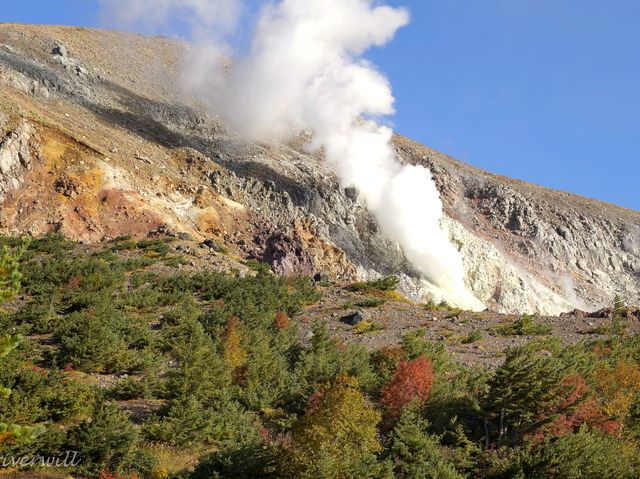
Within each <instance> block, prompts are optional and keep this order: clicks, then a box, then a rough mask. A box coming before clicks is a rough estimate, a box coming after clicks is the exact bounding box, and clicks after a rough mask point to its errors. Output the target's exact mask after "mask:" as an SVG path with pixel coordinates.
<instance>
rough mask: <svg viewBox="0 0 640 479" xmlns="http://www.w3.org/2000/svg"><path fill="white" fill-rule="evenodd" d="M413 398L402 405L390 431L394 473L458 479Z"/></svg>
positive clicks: (407, 478) (414, 477)
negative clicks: (396, 421)
mask: <svg viewBox="0 0 640 479" xmlns="http://www.w3.org/2000/svg"><path fill="white" fill-rule="evenodd" d="M428 427H429V424H428V423H427V421H425V420H424V419H423V418H422V417H421V416H420V412H419V407H418V404H416V403H415V402H414V403H412V404H411V405H409V406H408V407H406V408H405V409H404V410H403V412H402V415H401V416H400V420H399V421H398V423H397V424H396V427H395V428H394V429H393V432H392V434H391V446H390V453H391V457H392V459H393V463H394V470H395V473H396V477H398V478H402V479H462V476H461V475H460V474H458V472H456V470H455V468H454V467H453V465H452V464H451V463H450V462H449V461H447V459H446V458H445V457H444V456H443V454H442V452H441V450H440V449H441V446H440V444H439V441H438V439H437V438H436V437H434V436H431V435H429V434H428V433H427V429H428Z"/></svg>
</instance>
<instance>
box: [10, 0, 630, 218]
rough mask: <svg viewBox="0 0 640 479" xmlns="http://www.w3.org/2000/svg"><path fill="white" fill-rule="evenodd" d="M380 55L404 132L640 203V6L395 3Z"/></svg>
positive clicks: (570, 0) (72, 2)
mask: <svg viewBox="0 0 640 479" xmlns="http://www.w3.org/2000/svg"><path fill="white" fill-rule="evenodd" d="M5 2H6V3H7V4H8V5H9V4H10V6H6V7H5V8H3V9H2V10H0V21H2V22H24V23H53V24H67V25H84V26H98V25H99V19H98V15H97V1H95V0H58V1H56V2H52V1H49V0H21V1H20V2H15V1H10V0H2V1H1V2H0V3H5ZM387 3H390V4H393V5H404V6H407V7H408V8H409V9H410V10H411V13H412V23H411V24H410V25H409V26H408V27H406V28H404V29H403V30H402V31H401V32H400V33H399V34H398V36H397V38H396V39H395V40H394V42H393V43H391V44H389V45H388V46H386V47H384V48H383V49H381V50H377V51H373V52H371V53H370V54H369V58H370V59H371V60H373V61H374V62H375V63H376V64H377V65H378V66H379V68H380V69H381V70H382V71H383V72H384V73H385V74H386V75H387V76H388V77H389V79H390V80H391V83H392V85H393V89H394V93H395V96H396V98H397V104H396V109H397V114H396V116H395V117H394V118H393V122H394V125H395V128H396V130H397V131H398V132H400V133H402V134H404V135H406V136H409V137H411V138H413V139H416V140H418V141H420V142H422V143H425V144H427V145H429V146H431V147H433V148H436V149H438V150H440V151H443V152H445V153H448V154H451V155H452V156H455V157H457V158H459V159H461V160H463V161H466V162H468V163H471V164H473V165H475V166H478V167H480V168H483V169H486V170H489V171H492V172H494V173H499V174H503V175H507V176H511V177H514V178H520V179H523V180H526V181H531V182H534V183H538V184H542V185H545V186H550V187H553V188H557V189H561V190H565V191H570V192H573V193H578V194H582V195H585V196H589V197H593V198H599V199H603V200H606V201H610V202H613V203H617V204H621V205H623V206H627V207H629V208H633V209H636V210H640V49H639V47H640V28H639V25H640V2H638V1H637V0H608V1H606V2H605V1H602V0H562V1H559V0H405V1H401V0H388V2H387Z"/></svg>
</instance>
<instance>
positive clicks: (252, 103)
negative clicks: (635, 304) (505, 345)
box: [108, 0, 484, 309]
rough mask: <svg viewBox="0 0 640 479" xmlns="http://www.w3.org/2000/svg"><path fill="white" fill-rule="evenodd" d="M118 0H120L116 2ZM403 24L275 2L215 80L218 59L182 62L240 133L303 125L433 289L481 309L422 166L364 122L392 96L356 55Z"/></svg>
mask: <svg viewBox="0 0 640 479" xmlns="http://www.w3.org/2000/svg"><path fill="white" fill-rule="evenodd" d="M131 1H133V0H131ZM121 2H126V0H120V1H118V2H116V3H121ZM108 3H113V2H108ZM134 3H136V4H140V3H147V1H145V0H143V1H140V0H138V1H136V2H134ZM164 3H166V4H173V6H174V7H179V8H180V7H182V8H184V7H187V8H191V12H194V11H196V9H195V7H194V6H193V5H185V4H198V5H200V4H203V3H204V4H206V5H208V6H210V7H212V6H213V5H222V4H223V3H225V4H226V3H228V0H227V1H225V2H218V1H215V0H211V1H204V0H201V1H197V0H191V1H187V0H182V1H180V0H173V1H171V0H165V1H164V2H163V4H164ZM236 11H239V7H237V10H236ZM408 22H409V14H408V12H407V11H406V10H404V9H397V8H391V7H388V6H374V5H373V2H372V1H371V0H281V1H279V2H277V3H275V4H268V5H267V6H265V7H264V8H263V9H262V11H261V13H260V15H259V18H258V22H257V26H256V29H255V32H254V36H253V41H252V44H251V48H250V50H249V52H248V53H247V54H245V55H240V56H237V57H236V58H233V59H232V60H231V65H230V67H229V69H228V71H227V72H226V73H225V74H221V73H220V74H218V75H215V78H211V76H210V74H211V72H221V71H222V69H221V68H220V65H221V64H222V62H223V59H222V58H221V57H220V56H216V55H202V54H201V55H199V57H198V60H197V63H196V64H192V65H191V68H190V69H189V71H190V76H191V79H190V81H189V85H190V87H192V88H194V87H195V88H196V89H197V91H198V92H199V93H200V96H201V97H202V99H204V100H206V101H208V102H209V104H210V105H211V107H212V109H213V110H214V111H215V112H216V113H219V114H221V115H222V116H223V117H224V118H225V119H226V120H227V121H228V122H229V123H230V124H231V125H232V126H233V127H235V128H236V129H237V130H238V131H239V132H240V133H242V134H244V135H245V136H247V137H249V138H253V139H258V140H263V141H273V140H286V139H288V138H290V137H292V136H293V135H295V134H297V133H298V132H299V131H301V130H303V129H310V130H312V131H313V132H314V135H313V145H312V146H313V147H316V148H318V147H324V149H325V153H326V161H327V162H328V163H329V164H330V165H331V167H332V168H333V169H334V170H335V171H336V173H337V175H338V176H339V178H340V179H341V181H342V183H343V186H355V187H356V188H357V189H358V190H359V191H360V193H361V194H362V196H363V198H364V199H365V201H366V204H367V207H368V209H369V210H370V212H371V213H372V214H373V215H374V216H375V218H376V220H377V221H378V224H379V226H380V229H381V231H382V232H383V233H384V234H385V235H386V236H387V237H389V238H390V239H392V240H394V241H397V242H398V244H399V245H400V246H401V248H402V250H403V251H404V253H405V255H406V257H407V258H408V259H409V261H411V263H412V264H413V265H414V267H415V268H416V269H417V270H418V271H419V272H420V273H421V274H422V275H423V276H424V277H425V278H426V279H427V280H428V281H430V282H431V283H432V284H434V285H435V286H437V288H439V291H438V293H439V294H440V295H441V296H442V297H443V298H444V299H446V300H447V301H449V302H451V303H454V304H457V305H459V306H462V307H467V308H472V309H482V308H484V305H482V303H480V301H478V300H477V299H476V298H475V297H474V296H473V294H471V293H470V292H469V290H468V289H467V288H466V287H465V284H464V270H463V264H462V258H461V255H460V253H459V252H458V251H457V250H456V249H455V248H454V246H453V245H452V244H451V243H450V241H449V239H448V237H447V234H446V233H445V232H444V231H442V229H441V228H440V220H441V218H442V202H441V200H440V197H439V194H438V191H437V189H436V187H435V184H434V182H433V179H432V177H431V174H430V172H429V171H428V170H427V169H426V168H424V167H422V166H410V165H407V166H403V165H402V164H401V163H400V160H399V159H398V157H397V156H396V154H395V152H394V149H393V146H392V143H391V139H392V131H391V129H389V128H388V127H386V126H381V125H380V124H378V123H376V122H375V121H374V118H380V117H383V116H385V115H390V114H392V113H394V109H393V103H394V98H393V95H392V93H391V88H390V86H389V83H388V82H387V80H386V79H385V78H384V76H382V75H381V74H380V73H379V72H378V71H377V70H376V69H375V67H374V66H373V65H371V64H370V63H368V62H367V61H365V60H364V59H363V58H362V54H363V53H364V52H365V51H366V50H367V49H369V48H371V47H373V46H381V45H384V44H385V43H387V42H388V41H389V40H391V38H392V37H393V36H394V34H395V33H396V31H397V30H398V29H399V28H400V27H402V26H404V25H406V24H407V23H408ZM205 25H206V23H205ZM198 28H200V25H199V26H198ZM194 38H195V39H196V40H197V42H198V43H199V46H200V47H202V46H206V47H207V48H209V51H211V49H210V47H211V45H213V44H215V41H214V40H212V39H215V38H216V37H215V36H214V35H211V36H208V37H206V38H207V40H208V41H203V40H202V32H201V31H200V32H198V36H194ZM221 50H222V49H221V48H217V51H221ZM225 50H226V51H229V50H228V49H225ZM201 52H202V50H200V53H201ZM193 58H195V57H192V59H193ZM194 71H195V72H207V75H197V74H196V75H193V72H194ZM205 78H206V81H203V80H204V79H205ZM194 79H195V80H194Z"/></svg>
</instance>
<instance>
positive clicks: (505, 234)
mask: <svg viewBox="0 0 640 479" xmlns="http://www.w3.org/2000/svg"><path fill="white" fill-rule="evenodd" d="M181 49H182V46H181V45H180V44H179V43H176V42H173V41H171V40H168V39H165V38H161V37H142V36H137V35H130V34H122V33H116V32H108V31H100V30H91V29H82V28H75V27H47V26H24V25H11V24H3V25H0V85H1V89H0V129H1V130H2V133H1V135H0V138H3V139H2V140H0V141H1V142H0V196H2V198H3V200H2V201H3V203H2V209H1V212H0V231H1V232H6V233H13V234H18V233H30V234H35V235H37V234H41V233H44V232H47V231H51V230H57V231H61V232H63V233H64V234H65V235H66V236H68V237H70V238H73V239H78V240H83V241H100V240H103V239H108V238H114V237H116V236H119V235H122V234H132V235H134V236H136V237H144V236H147V235H149V234H163V233H166V232H170V231H173V232H176V233H184V234H186V235H190V236H192V237H193V238H195V239H197V240H205V239H212V240H214V241H215V242H217V243H218V244H224V245H225V246H226V247H227V248H229V250H230V251H231V253H232V254H233V255H237V256H239V257H243V258H246V257H252V258H256V259H260V260H264V261H268V262H270V263H271V264H272V265H273V267H274V270H276V271H277V272H279V273H283V274H288V273H291V272H293V271H296V270H300V271H303V272H305V273H309V274H315V273H320V276H323V275H324V276H327V277H331V278H335V279H337V280H352V279H354V278H356V277H360V278H369V277H375V276H377V275H380V274H397V275H399V276H400V277H401V287H402V289H403V290H404V292H405V293H407V294H408V295H410V296H412V297H415V298H422V297H423V295H424V294H425V293H427V292H428V290H429V288H428V285H426V284H424V283H423V282H422V281H420V280H419V278H417V276H416V274H415V272H413V271H412V268H411V266H410V265H409V264H408V263H407V261H406V260H405V259H404V257H403V255H402V252H401V251H399V249H398V248H397V246H396V245H394V244H392V243H391V242H390V241H388V240H387V239H386V238H384V236H383V235H382V234H381V233H380V232H379V231H378V229H377V227H376V224H375V222H374V221H373V219H372V218H371V217H370V216H369V214H368V213H367V211H366V208H365V205H364V204H363V203H362V201H361V199H359V197H358V193H357V191H355V190H352V189H346V190H345V189H343V188H341V187H340V185H339V183H338V180H337V178H336V177H335V175H333V173H332V172H331V171H330V170H329V169H328V168H327V167H326V166H324V165H323V163H322V158H321V155H320V154H319V153H309V152H308V151H307V150H306V149H305V147H304V146H305V143H306V141H307V140H308V138H306V137H305V135H304V134H301V135H300V137H298V138H296V139H294V140H292V141H291V142H290V143H289V144H288V145H282V146H279V145H278V146H275V145H263V144H255V143H250V142H246V141H244V140H242V139H241V138H238V137H237V136H236V135H235V134H234V133H233V132H230V131H229V130H228V129H227V128H226V127H225V125H224V124H223V122H222V121H221V120H220V119H219V118H217V117H216V116H215V115H209V114H207V113H205V111H204V109H202V108H199V106H198V104H197V102H195V101H194V100H193V99H191V98H187V97H185V96H183V95H182V94H181V93H180V91H179V89H178V88H176V84H177V80H176V69H177V67H178V64H179V58H180V54H181V51H182V50H181ZM395 144H396V148H397V151H398V153H399V155H400V156H401V157H402V159H403V160H404V161H406V162H409V163H420V164H424V165H427V166H429V168H430V169H431V170H432V172H433V174H434V177H435V179H436V183H437V185H438V188H439V190H440V192H441V194H442V197H443V201H444V204H445V212H446V214H447V220H446V221H445V227H447V228H448V230H449V232H450V235H451V237H452V241H454V244H456V245H457V246H458V247H459V248H460V250H461V251H462V253H463V257H464V261H465V269H466V280H467V283H468V285H469V286H470V288H471V289H472V290H473V292H474V293H475V294H476V296H477V297H479V298H480V299H481V300H482V301H483V302H485V304H487V306H488V307H490V308H492V309H495V310H498V311H502V312H518V311H520V312H521V311H531V312H540V313H548V314H557V313H559V312H561V311H566V310H569V309H573V308H574V307H580V308H582V309H593V308H596V307H598V306H601V305H603V304H605V303H607V304H608V303H610V302H611V300H612V298H613V295H614V294H616V293H620V294H622V295H624V296H625V297H626V298H627V299H628V300H629V301H630V302H633V303H637V302H638V300H639V299H640V213H638V212H635V211H630V210H626V209H624V208H621V207H617V206H614V205H610V204H606V203H602V202H598V201H594V200H589V199H586V198H582V197H579V196H576V195H570V194H566V193H561V192H557V191H554V190H550V189H547V188H543V187H539V186H536V185H531V184H528V183H524V182H521V181H517V180H512V179H508V178H504V177H499V176H496V175H493V174H490V173H487V172H484V171H481V170H478V169H476V168H473V167H472V166H470V165H467V164H464V163H462V162H459V161H456V160H454V159H453V158H450V157H448V156H446V155H443V154H440V153H438V152H436V151H433V150H431V149H429V148H427V147H424V146H422V145H419V144H417V143H414V142H412V141H410V140H408V139H406V138H403V137H399V136H398V137H396V138H395ZM407 207H409V208H420V205H407Z"/></svg>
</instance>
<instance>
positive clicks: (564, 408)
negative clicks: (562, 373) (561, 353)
mask: <svg viewBox="0 0 640 479" xmlns="http://www.w3.org/2000/svg"><path fill="white" fill-rule="evenodd" d="M546 419H550V422H548V423H546V424H544V425H543V426H542V427H541V428H540V429H538V430H537V431H536V432H535V433H534V434H533V435H532V436H531V438H532V439H533V440H534V441H535V442H541V441H543V440H544V439H546V438H548V437H561V436H565V435H567V434H571V433H576V432H578V431H579V429H580V427H581V426H582V425H587V426H589V427H590V428H593V429H598V430H600V431H602V432H603V433H605V434H608V435H617V434H618V433H619V431H620V423H619V422H618V421H616V420H614V419H613V418H611V417H609V416H607V415H606V414H604V412H603V411H602V408H601V406H600V404H599V403H598V401H597V400H596V399H595V398H594V397H593V391H592V390H591V388H590V387H589V385H588V384H587V382H586V381H585V380H584V378H583V377H582V376H580V375H578V374H575V375H570V376H566V377H565V378H564V379H563V380H562V381H561V383H560V387H559V389H558V398H557V401H556V402H555V403H554V404H553V405H552V406H551V407H550V408H549V410H547V411H546V412H545V413H544V414H543V415H542V417H541V420H542V421H545V420H546Z"/></svg>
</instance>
